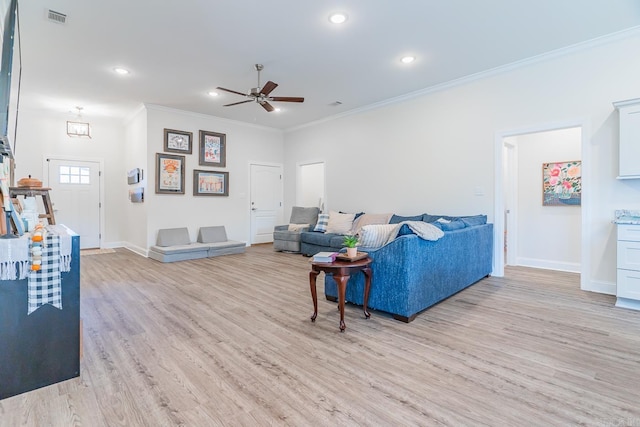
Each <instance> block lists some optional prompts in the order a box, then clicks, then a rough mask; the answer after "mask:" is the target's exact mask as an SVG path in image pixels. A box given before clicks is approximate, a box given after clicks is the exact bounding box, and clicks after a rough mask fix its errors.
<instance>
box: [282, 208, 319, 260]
mask: <svg viewBox="0 0 640 427" xmlns="http://www.w3.org/2000/svg"><path fill="white" fill-rule="evenodd" d="M319 213H320V209H318V208H316V207H310V208H305V207H301V206H294V207H293V208H292V209H291V218H290V219H289V224H286V225H276V226H275V228H274V230H273V249H274V250H276V251H284V252H295V253H298V252H300V235H301V233H302V232H303V231H309V229H310V228H313V227H314V226H315V224H316V222H318V214H319ZM290 224H294V225H297V226H298V227H290V226H289V225H290ZM290 228H296V229H295V230H290Z"/></svg>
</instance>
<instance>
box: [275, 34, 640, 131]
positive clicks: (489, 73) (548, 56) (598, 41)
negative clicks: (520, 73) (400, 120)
mask: <svg viewBox="0 0 640 427" xmlns="http://www.w3.org/2000/svg"><path fill="white" fill-rule="evenodd" d="M638 34H640V25H638V26H635V27H631V28H628V29H626V30H622V31H618V32H615V33H612V34H608V35H605V36H601V37H597V38H595V39H591V40H587V41H584V42H581V43H576V44H574V45H571V46H566V47H563V48H560V49H556V50H552V51H550V52H546V53H542V54H540V55H536V56H532V57H530V58H526V59H523V60H520V61H515V62H512V63H510V64H506V65H501V66H499V67H495V68H490V69H488V70H484V71H480V72H478V73H475V74H470V75H468V76H464V77H461V78H459V79H455V80H450V81H448V82H444V83H440V84H436V85H433V86H429V87H427V88H425V89H420V90H417V91H414V92H409V93H407V94H404V95H400V96H396V97H394V98H389V99H385V100H382V101H379V102H376V103H373V104H369V105H365V106H363V107H359V108H354V109H353V110H349V111H345V112H342V113H339V114H335V115H333V116H329V117H325V118H322V119H319V120H315V121H312V122H308V123H304V124H301V125H299V126H294V127H291V128H287V129H285V130H284V132H285V133H286V132H293V131H297V130H300V129H303V128H306V127H310V126H315V125H318V124H320V123H325V122H329V121H332V120H336V119H340V118H342V117H346V116H352V115H354V114H360V113H362V112H365V111H370V110H376V109H378V108H382V107H386V106H387V105H391V104H398V103H400V102H403V101H407V100H409V99H413V98H417V97H420V96H424V95H428V94H432V93H435V92H442V91H445V90H448V89H451V88H453V87H457V86H462V85H465V84H469V83H471V82H474V81H476V80H480V79H484V78H487V77H493V76H496V75H499V74H503V73H506V72H509V71H512V70H516V69H519V68H523V67H527V66H529V65H533V64H537V63H540V62H544V61H549V60H552V59H556V58H560V57H563V56H566V55H570V54H573V53H577V52H582V51H585V50H587V49H592V48H594V47H598V46H602V45H605V44H608V43H613V42H616V41H618V40H624V39H627V38H630V37H634V36H636V35H638Z"/></svg>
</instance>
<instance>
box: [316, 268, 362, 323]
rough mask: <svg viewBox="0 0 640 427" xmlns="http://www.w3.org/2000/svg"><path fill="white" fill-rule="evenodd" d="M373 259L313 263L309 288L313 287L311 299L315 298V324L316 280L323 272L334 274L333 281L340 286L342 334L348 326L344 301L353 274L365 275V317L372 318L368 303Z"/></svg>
mask: <svg viewBox="0 0 640 427" xmlns="http://www.w3.org/2000/svg"><path fill="white" fill-rule="evenodd" d="M372 262H373V260H372V259H371V258H368V257H367V258H364V259H360V260H358V261H342V260H336V261H334V262H312V263H311V272H310V273H309V286H310V287H311V298H313V315H312V316H311V321H312V322H315V321H316V317H317V316H318V294H317V292H316V279H317V277H318V274H320V272H321V271H324V272H325V274H333V279H334V280H335V281H336V284H337V285H338V308H339V309H340V332H344V330H345V329H346V328H347V326H346V325H345V323H344V300H345V294H346V291H347V282H348V281H349V277H350V276H351V274H352V273H357V272H358V271H362V273H363V274H364V303H363V310H364V317H365V318H366V319H368V318H369V317H371V315H370V314H369V312H368V311H367V303H368V302H369V288H370V287H371V275H372V271H371V263H372Z"/></svg>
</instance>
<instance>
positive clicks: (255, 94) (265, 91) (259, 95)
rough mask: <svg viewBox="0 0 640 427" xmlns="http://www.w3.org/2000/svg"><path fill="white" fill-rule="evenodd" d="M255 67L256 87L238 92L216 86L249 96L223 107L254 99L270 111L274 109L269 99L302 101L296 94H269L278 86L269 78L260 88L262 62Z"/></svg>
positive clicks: (221, 88) (226, 90)
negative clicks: (244, 99) (246, 91)
mask: <svg viewBox="0 0 640 427" xmlns="http://www.w3.org/2000/svg"><path fill="white" fill-rule="evenodd" d="M255 68H256V71H257V72H258V86H257V87H252V88H251V89H250V90H249V93H242V92H238V91H235V90H231V89H225V88H223V87H220V86H218V89H220V90H224V91H225V92H230V93H235V94H237V95H242V96H246V97H248V98H251V99H247V100H246V101H240V102H234V103H232V104H226V105H223V107H231V106H232V105H239V104H244V103H247V102H252V101H255V102H257V103H258V104H260V105H262V108H264V109H265V110H267V111H268V112H271V111H273V110H275V108H273V106H272V105H271V104H269V101H276V102H304V98H301V97H297V96H269V94H270V93H271V92H272V91H273V90H274V89H275V88H277V87H278V84H277V83H274V82H272V81H271V80H269V81H268V82H267V83H265V85H264V87H263V88H262V89H260V71H262V70H263V69H264V66H263V65H262V64H256V65H255Z"/></svg>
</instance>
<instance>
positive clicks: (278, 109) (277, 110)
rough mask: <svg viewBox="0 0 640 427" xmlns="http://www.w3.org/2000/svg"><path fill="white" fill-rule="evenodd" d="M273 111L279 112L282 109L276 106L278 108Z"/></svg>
mask: <svg viewBox="0 0 640 427" xmlns="http://www.w3.org/2000/svg"><path fill="white" fill-rule="evenodd" d="M273 111H275V112H276V113H278V112H280V111H282V110H281V109H280V108H278V107H276V109H275V110H273Z"/></svg>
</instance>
